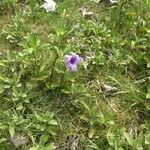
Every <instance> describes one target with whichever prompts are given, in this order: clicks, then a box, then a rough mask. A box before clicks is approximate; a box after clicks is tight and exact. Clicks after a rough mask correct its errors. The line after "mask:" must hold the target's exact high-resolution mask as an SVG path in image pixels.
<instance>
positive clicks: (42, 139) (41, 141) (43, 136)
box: [40, 134, 49, 144]
mask: <svg viewBox="0 0 150 150" xmlns="http://www.w3.org/2000/svg"><path fill="white" fill-rule="evenodd" d="M48 138H49V136H48V135H45V134H44V135H42V136H41V137H40V143H41V144H45V143H46V142H47V141H48Z"/></svg>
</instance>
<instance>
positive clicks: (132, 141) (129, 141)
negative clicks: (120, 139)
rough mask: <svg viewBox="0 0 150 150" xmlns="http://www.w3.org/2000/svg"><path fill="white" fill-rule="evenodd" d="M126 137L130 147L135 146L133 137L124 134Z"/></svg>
mask: <svg viewBox="0 0 150 150" xmlns="http://www.w3.org/2000/svg"><path fill="white" fill-rule="evenodd" d="M124 136H125V138H126V140H127V142H128V143H129V145H131V146H133V145H134V139H133V137H132V135H131V134H129V133H127V132H124Z"/></svg>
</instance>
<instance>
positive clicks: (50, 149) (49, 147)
mask: <svg viewBox="0 0 150 150" xmlns="http://www.w3.org/2000/svg"><path fill="white" fill-rule="evenodd" d="M54 149H56V146H55V145H54V144H53V143H51V144H49V145H47V146H46V147H45V150H54Z"/></svg>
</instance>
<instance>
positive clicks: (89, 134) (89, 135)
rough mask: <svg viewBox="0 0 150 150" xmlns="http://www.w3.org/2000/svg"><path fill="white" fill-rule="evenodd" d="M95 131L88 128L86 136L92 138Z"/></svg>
mask: <svg viewBox="0 0 150 150" xmlns="http://www.w3.org/2000/svg"><path fill="white" fill-rule="evenodd" d="M95 133H96V131H95V130H94V129H90V131H89V133H88V137H89V138H93V136H94V134H95Z"/></svg>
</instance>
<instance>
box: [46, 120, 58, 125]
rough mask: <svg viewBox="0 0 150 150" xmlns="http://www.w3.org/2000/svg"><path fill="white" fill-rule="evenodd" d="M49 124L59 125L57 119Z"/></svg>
mask: <svg viewBox="0 0 150 150" xmlns="http://www.w3.org/2000/svg"><path fill="white" fill-rule="evenodd" d="M48 124H51V125H58V123H57V121H56V120H51V121H49V122H48Z"/></svg>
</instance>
